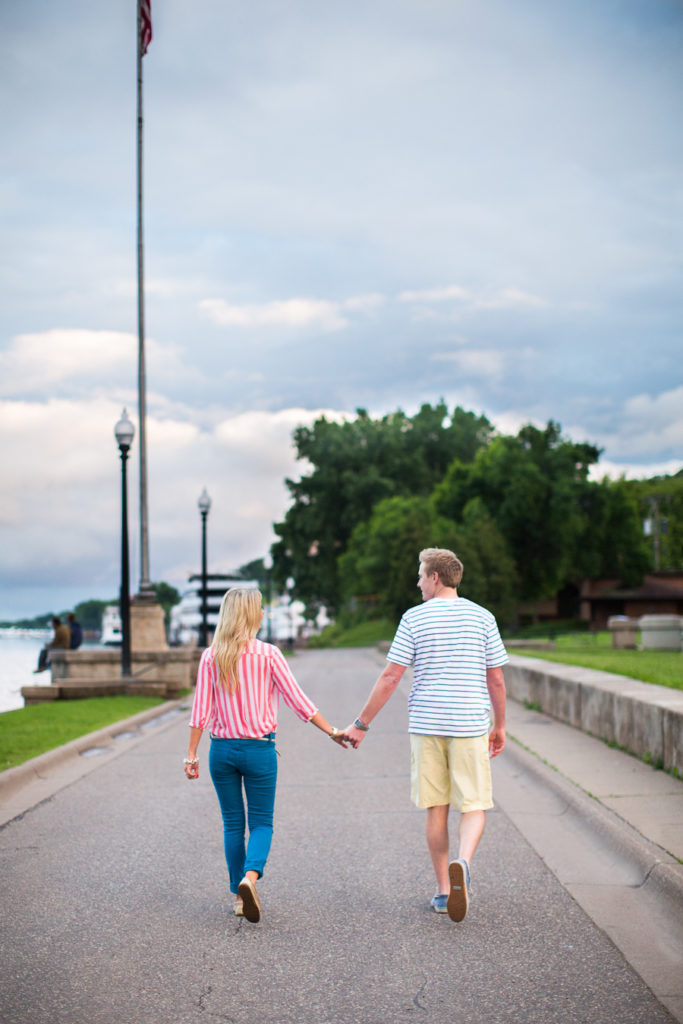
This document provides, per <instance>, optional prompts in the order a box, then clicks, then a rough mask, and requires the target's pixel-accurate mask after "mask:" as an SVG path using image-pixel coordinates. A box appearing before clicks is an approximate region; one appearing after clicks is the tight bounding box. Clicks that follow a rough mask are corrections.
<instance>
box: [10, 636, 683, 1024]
mask: <svg viewBox="0 0 683 1024" xmlns="http://www.w3.org/2000/svg"><path fill="white" fill-rule="evenodd" d="M383 664H384V658H383V656H382V655H380V654H379V653H378V652H376V651H367V650H362V651H361V650H356V651H319V652H308V653H305V654H301V655H297V656H296V657H295V658H294V659H293V660H292V667H293V669H294V671H295V673H296V674H297V677H298V678H299V679H300V681H301V683H302V685H303V686H304V688H305V689H306V690H307V692H309V693H310V695H311V697H312V698H313V699H314V700H315V701H316V702H317V703H318V704H319V705H320V708H321V711H322V712H323V714H324V715H325V716H326V717H327V718H329V719H330V720H331V721H332V722H334V724H336V725H338V726H340V727H342V726H343V725H345V724H346V723H347V721H348V720H349V719H350V718H352V717H353V715H354V714H355V713H357V711H358V709H359V707H360V706H362V703H363V702H364V699H365V696H366V695H367V692H368V690H369V688H370V686H371V684H372V682H373V681H374V679H375V678H376V675H377V674H378V672H379V671H380V669H381V667H382V665H383ZM408 686H409V680H407V681H405V682H402V685H401V693H402V694H403V697H401V696H400V695H398V694H397V695H396V696H395V697H394V699H393V700H392V701H391V702H390V703H389V704H388V705H387V707H386V708H385V709H384V711H383V712H382V714H381V715H380V717H379V718H378V719H377V722H376V723H374V724H373V727H372V730H371V733H370V735H369V736H368V737H367V739H366V741H364V743H363V745H362V746H361V748H360V750H359V751H340V750H337V748H335V747H333V745H332V744H330V743H329V741H327V742H326V741H325V738H324V737H321V735H320V734H317V733H314V731H313V730H311V729H308V731H307V727H305V726H303V725H301V723H299V722H298V721H296V720H295V719H294V718H293V716H292V715H291V714H290V713H288V712H287V709H286V708H284V707H282V709H281V715H280V728H279V730H278V747H279V749H280V753H281V758H280V761H279V768H280V780H279V784H278V794H279V795H278V805H277V822H276V836H275V841H274V846H273V854H272V858H271V862H269V867H268V873H267V878H265V879H264V882H263V887H262V900H263V905H264V920H263V921H262V922H261V924H260V925H258V926H256V927H252V926H248V925H247V924H245V923H244V922H240V921H237V920H235V919H233V918H231V917H230V914H229V903H228V901H227V898H226V892H225V878H224V866H223V863H222V844H221V837H220V822H219V820H218V812H217V808H216V805H215V796H214V794H213V790H212V787H211V784H210V781H209V780H208V778H207V776H206V771H205V764H206V753H207V742H206V740H205V741H204V742H203V746H202V748H200V758H201V774H200V780H199V782H198V783H197V784H194V783H186V782H185V780H184V779H183V778H182V766H181V760H182V755H183V753H184V745H185V740H186V716H185V714H176V716H175V717H168V718H167V719H166V720H165V721H162V722H160V723H158V724H157V725H156V726H154V725H150V726H149V728H148V730H147V731H146V733H145V734H144V735H140V734H138V735H137V737H136V736H135V735H133V736H130V735H129V736H128V737H125V736H124V738H123V739H121V740H116V741H113V740H111V741H107V747H108V752H107V753H105V754H102V755H100V756H93V757H86V758H84V757H83V756H82V755H80V754H78V753H71V754H70V755H69V756H68V757H67V758H66V759H65V758H64V756H62V760H61V761H60V760H59V758H58V755H55V767H54V769H51V768H50V766H49V764H47V763H43V766H42V768H41V775H42V778H41V779H40V780H39V785H40V787H42V788H41V789H40V790H37V789H35V788H34V789H33V794H34V795H35V794H36V793H38V792H40V799H41V800H42V801H43V802H42V803H41V804H40V805H39V806H35V809H34V810H32V811H31V812H30V813H23V812H19V813H23V817H22V818H20V819H17V818H15V820H13V821H11V822H10V823H9V824H8V825H6V826H5V827H4V828H0V857H1V860H2V872H3V874H2V877H3V880H4V882H3V888H4V889H5V906H6V913H5V915H4V920H3V921H2V922H0V939H4V943H3V948H4V950H5V951H6V953H5V956H4V961H5V965H4V968H3V973H4V976H5V978H4V982H3V988H4V989H5V993H6V995H5V1005H4V1008H3V1021H4V1022H6V1024H29V1022H30V1024H48V1021H49V1024H60V1022H63V1024H81V1022H83V1024H86V1022H87V1024H121V1022H124V1021H128V1020H129V1019H130V1020H131V1021H132V1020H144V1021H145V1024H197V1022H198V1021H199V1020H202V1019H204V1018H206V1019H223V1020H226V1021H232V1022H236V1024H251V1022H252V1021H253V1020H256V1019H258V1020H262V1021H263V1022H264V1024H268V1022H273V1024H308V1022H311V1024H342V1022H343V1024H353V1022H355V1021H358V1022H362V1024H394V1022H396V1024H398V1022H400V1024H403V1022H404V1021H406V1022H407V1021H414V1020H416V1019H421V1020H424V1021H427V1022H429V1024H432V1022H433V1024H447V1022H454V1024H455V1022H457V1024H499V1022H500V1024H512V1022H513V1021H514V1022H515V1024H517V1022H518V1021H520V1020H524V1021H530V1022H533V1024H550V1022H553V1024H554V1022H555V1021H557V1022H562V1024H589V1022H595V1024H612V1022H614V1024H617V1022H618V1024H660V1022H661V1024H665V1022H667V1021H669V1022H670V1020H671V1018H670V1017H669V1015H668V1013H667V1012H666V1011H665V1010H664V1009H663V1007H662V1005H660V1003H663V1004H664V1005H665V1006H666V1007H667V1008H668V1010H669V1012H670V1013H672V1014H673V1017H674V1019H677V1020H683V985H682V984H681V973H682V972H681V970H680V966H681V962H683V960H682V958H683V934H682V931H681V923H680V922H681V919H682V916H683V915H682V914H681V908H682V907H683V901H682V900H681V893H682V891H683V884H682V877H683V867H682V866H681V864H680V863H678V861H676V860H675V859H674V857H673V856H672V855H671V852H667V851H672V852H673V853H676V851H678V854H677V855H678V856H680V841H681V828H680V817H679V815H680V810H678V809H679V808H680V806H681V802H682V801H681V797H682V796H683V783H681V782H680V781H679V780H676V779H673V778H671V777H670V776H668V775H665V774H664V773H662V772H657V771H655V770H654V769H651V768H649V767H648V766H646V765H644V764H641V763H640V762H638V761H637V760H635V759H634V758H631V757H629V756H628V755H626V754H623V753H621V752H620V751H618V750H613V749H610V748H609V747H607V746H606V745H605V744H604V743H602V742H601V741H599V740H594V739H592V738H591V737H588V736H585V735H584V734H582V733H580V732H578V731H577V730H575V729H572V728H571V727H569V726H565V725H561V724H560V723H558V722H555V721H553V720H552V719H549V718H548V717H547V716H545V715H542V714H539V713H537V712H534V711H529V710H527V709H526V708H524V707H523V706H521V705H516V704H514V703H513V702H510V707H509V735H510V737H511V739H510V741H509V743H508V747H507V749H506V751H505V752H504V754H503V755H502V756H501V757H500V758H497V759H496V761H495V762H494V792H495V797H496V802H497V809H496V810H495V811H493V812H491V813H490V814H489V821H488V825H487V830H486V833H485V835H484V839H483V840H482V844H481V847H480V851H479V852H478V854H477V858H476V861H475V865H474V899H473V904H472V909H471V912H470V914H469V915H468V917H467V919H466V922H464V927H460V926H453V925H452V923H451V922H449V921H448V920H443V919H442V918H440V917H439V916H438V915H435V914H433V913H431V912H430V911H429V908H428V899H429V896H430V895H431V893H432V891H433V881H432V877H431V868H430V865H429V862H428V857H427V853H426V849H425V846H424V838H423V828H424V816H423V815H422V814H420V813H419V812H417V811H415V809H414V808H412V806H411V805H410V802H409V794H408V790H409V755H408V742H407V736H406V720H407V716H406V708H405V695H406V694H407V690H408ZM124 726H125V723H120V725H119V729H124ZM124 732H126V730H125V729H124ZM526 748H529V749H526ZM531 751H533V753H532V752H531ZM48 760H49V759H48ZM546 762H548V763H546ZM65 764H69V765H70V766H71V767H70V769H69V771H68V773H66V774H65V772H66V769H65ZM79 765H80V767H81V768H82V770H83V772H87V774H82V777H79V774H78V770H77V769H78V766H79ZM549 765H552V766H553V767H550V766H549ZM28 774H29V773H27V775H28ZM37 784H38V783H37V782H36V780H35V778H34V780H33V781H32V782H31V786H33V787H35V786H36V785H37ZM15 786H16V783H15ZM20 792H21V790H19V791H17V790H16V789H15V793H14V795H13V797H12V799H13V801H16V800H19V798H20ZM23 792H24V794H25V799H24V802H26V800H27V799H30V794H29V791H28V790H27V789H24V791H23ZM587 793H590V794H591V795H590V796H589V795H587ZM0 802H4V799H3V792H2V776H1V775H0ZM16 806H17V805H16V803H15V807H16ZM28 806H33V805H31V804H29V805H28ZM26 809H27V808H25V810H26ZM607 936H609V938H607ZM610 940H611V941H610ZM612 943H614V944H615V945H612ZM615 946H616V947H617V949H615ZM618 950H620V951H621V953H623V955H624V956H625V957H626V959H627V960H628V963H629V964H631V965H633V967H634V968H635V972H637V973H635V972H634V971H633V970H631V968H630V967H628V966H627V963H626V962H625V961H624V960H623V959H622V956H621V955H620V953H619V952H618ZM639 975H640V977H639ZM102 978H106V985H104V986H103V985H101V984H100V982H101V980H102ZM641 978H642V979H644V980H645V982H646V984H643V981H641ZM652 992H654V993H655V995H656V996H657V999H658V1000H660V1003H658V1002H657V1000H655V999H654V997H653V996H652Z"/></svg>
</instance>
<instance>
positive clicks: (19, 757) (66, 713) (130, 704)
mask: <svg viewBox="0 0 683 1024" xmlns="http://www.w3.org/2000/svg"><path fill="white" fill-rule="evenodd" d="M163 703H164V701H163V700H162V699H161V698H159V697H125V696H121V697H92V698H89V699H88V700H59V701H54V702H53V703H50V704H34V705H32V706H31V707H28V708H19V709H18V710H16V711H5V712H4V714H0V771H4V770H5V769H6V768H13V767H14V766H15V765H17V764H22V763H23V762H24V761H28V760H29V758H31V757H37V755H38V754H44V753H45V751H46V750H53V749H54V748H55V747H60V746H62V744H63V743H69V742H70V741H71V740H75V739H78V737H79V736H86V735H87V734H88V733H89V732H95V731H96V730H97V729H103V728H104V727H105V726H107V725H111V724H112V723H113V722H120V721H122V720H123V719H124V718H130V716H131V715H136V714H138V712H140V711H146V710H147V709H148V708H151V707H154V705H155V704H163Z"/></svg>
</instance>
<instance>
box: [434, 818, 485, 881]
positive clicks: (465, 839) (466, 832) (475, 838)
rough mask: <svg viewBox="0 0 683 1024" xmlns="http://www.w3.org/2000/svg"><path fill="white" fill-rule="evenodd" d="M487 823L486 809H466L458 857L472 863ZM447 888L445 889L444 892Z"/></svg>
mask: <svg viewBox="0 0 683 1024" xmlns="http://www.w3.org/2000/svg"><path fill="white" fill-rule="evenodd" d="M485 825H486V813H485V811H465V813H464V814H461V815H460V826H459V828H458V839H459V843H460V845H459V849H458V857H460V859H461V860H466V861H467V863H468V864H471V863H472V857H474V851H475V850H476V848H477V846H478V845H479V840H480V839H481V837H482V835H483V833H484V826H485ZM445 891H446V890H445V889H444V892H445Z"/></svg>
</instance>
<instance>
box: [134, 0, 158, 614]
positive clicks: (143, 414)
mask: <svg viewBox="0 0 683 1024" xmlns="http://www.w3.org/2000/svg"><path fill="white" fill-rule="evenodd" d="M144 2H145V0H137V29H138V30H137V40H138V97H137V115H138V116H137V125H138V131H137V192H138V209H137V261H138V416H139V421H140V423H139V427H140V443H139V446H138V452H139V459H140V591H139V594H138V597H153V596H154V591H153V590H152V585H151V582H150V578H149V531H148V502H147V401H146V395H145V389H146V381H145V290H144V244H143V232H142V128H143V118H142V58H143V56H144V53H145V51H146V49H147V42H148V41H149V40H147V41H146V42H143V17H142V5H143V3H144ZM147 11H148V12H149V7H148V8H147ZM150 35H151V32H150Z"/></svg>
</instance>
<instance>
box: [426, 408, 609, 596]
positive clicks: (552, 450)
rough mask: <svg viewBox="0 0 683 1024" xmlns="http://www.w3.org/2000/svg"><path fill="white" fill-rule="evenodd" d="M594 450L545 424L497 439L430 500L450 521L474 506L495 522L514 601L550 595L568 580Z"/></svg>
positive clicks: (453, 471)
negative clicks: (509, 559)
mask: <svg viewBox="0 0 683 1024" xmlns="http://www.w3.org/2000/svg"><path fill="white" fill-rule="evenodd" d="M599 454H600V452H599V450H598V449H597V448H596V447H595V446H593V445H589V444H575V443H574V442H572V441H569V440H567V439H566V438H564V437H563V436H562V434H561V430H560V427H559V425H558V424H556V423H553V422H552V421H551V422H549V423H548V424H547V426H546V427H545V429H544V430H539V429H538V428H537V427H533V426H530V425H529V426H525V427H523V428H522V429H521V430H520V431H519V433H518V434H517V436H516V437H511V436H502V437H497V438H496V439H495V440H494V441H493V442H492V443H491V444H490V445H489V446H488V447H487V448H484V449H481V450H480V451H479V453H478V454H477V456H476V457H475V459H474V461H473V462H472V463H471V464H470V465H464V464H463V463H462V462H461V461H457V462H454V463H453V464H452V465H451V467H450V468H449V470H448V472H447V473H446V475H445V477H444V479H443V480H442V481H441V483H440V484H438V485H437V487H436V488H435V490H434V492H433V502H434V509H435V511H436V512H437V513H438V514H441V515H445V516H448V517H450V518H457V517H458V516H459V515H460V513H461V510H462V509H464V508H465V506H466V505H467V503H468V502H469V501H471V500H472V499H474V498H478V499H480V501H481V503H482V507H483V508H485V509H486V511H487V513H488V515H489V516H490V517H491V518H492V519H493V520H494V522H495V523H496V525H497V527H498V529H499V530H500V532H501V534H502V535H503V537H504V539H505V542H506V545H507V549H508V551H509V552H510V553H511V554H512V556H513V558H514V560H515V564H516V567H517V573H518V576H519V581H520V594H519V596H520V597H521V598H526V599H531V600H535V599H538V598H542V597H548V596H550V595H552V594H554V593H555V592H556V591H557V590H558V589H559V588H560V587H561V586H562V584H563V583H564V582H565V580H566V579H568V578H571V577H572V576H573V575H574V574H575V566H574V556H575V553H576V549H577V538H578V537H579V536H580V535H581V533H582V531H583V528H584V525H585V513H584V512H583V510H582V504H581V498H582V496H583V495H584V493H585V490H586V487H587V480H588V470H589V468H590V466H591V465H593V464H594V463H595V462H597V460H598V457H599Z"/></svg>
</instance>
